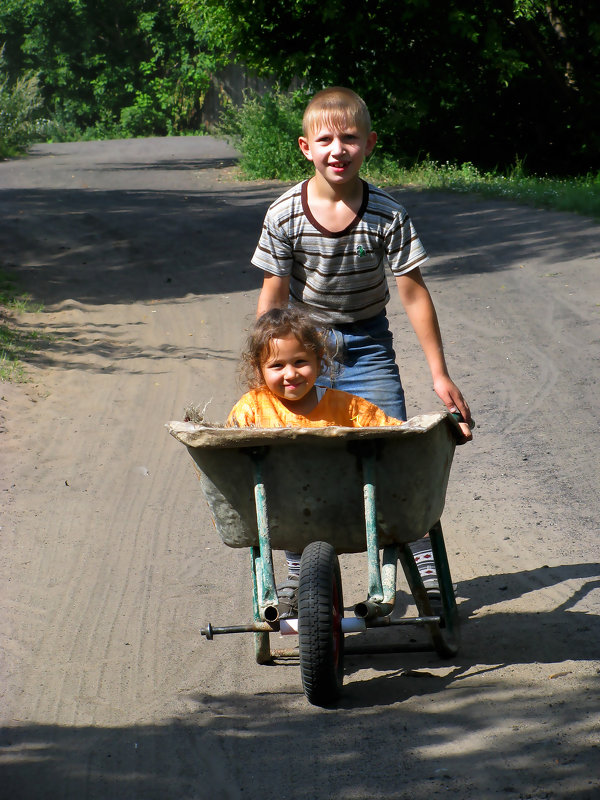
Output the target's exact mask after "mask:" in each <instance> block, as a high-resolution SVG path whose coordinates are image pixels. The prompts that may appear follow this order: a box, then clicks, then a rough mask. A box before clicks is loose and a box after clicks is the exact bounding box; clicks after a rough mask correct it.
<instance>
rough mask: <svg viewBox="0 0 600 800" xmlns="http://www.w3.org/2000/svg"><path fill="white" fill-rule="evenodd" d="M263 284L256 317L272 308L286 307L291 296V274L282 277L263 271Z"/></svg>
mask: <svg viewBox="0 0 600 800" xmlns="http://www.w3.org/2000/svg"><path fill="white" fill-rule="evenodd" d="M263 276H264V277H263V285H262V289H261V290H260V294H259V296H258V305H257V308H256V317H257V319H258V317H260V316H262V315H263V314H264V313H265V311H269V310H270V309H272V308H284V306H287V304H288V301H289V298H290V278H289V275H287V276H285V277H281V276H280V275H273V274H271V273H270V272H263Z"/></svg>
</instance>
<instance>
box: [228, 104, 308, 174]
mask: <svg viewBox="0 0 600 800" xmlns="http://www.w3.org/2000/svg"><path fill="white" fill-rule="evenodd" d="M305 106H306V97H305V96H304V95H303V94H301V93H294V94H284V93H283V92H282V91H280V90H279V89H277V88H276V89H273V90H272V91H271V92H267V93H266V94H264V95H262V96H258V95H256V94H250V93H249V94H248V95H247V96H246V98H245V100H244V103H243V105H242V106H241V108H233V107H232V106H230V107H228V108H227V109H226V111H225V112H224V113H223V115H222V117H221V121H220V124H219V128H218V133H220V134H221V135H224V136H226V137H228V138H230V139H231V140H232V142H233V143H234V144H235V146H236V147H237V148H238V150H239V151H240V153H241V159H240V169H241V171H242V174H243V176H244V177H246V178H248V179H250V180H253V179H263V180H272V179H279V180H282V181H294V180H302V179H303V178H305V177H306V176H307V175H310V174H311V173H312V169H311V164H310V163H309V162H308V161H307V160H306V159H305V158H304V156H303V155H302V153H301V152H300V148H299V147H298V136H300V135H301V134H302V114H303V113H304V108H305Z"/></svg>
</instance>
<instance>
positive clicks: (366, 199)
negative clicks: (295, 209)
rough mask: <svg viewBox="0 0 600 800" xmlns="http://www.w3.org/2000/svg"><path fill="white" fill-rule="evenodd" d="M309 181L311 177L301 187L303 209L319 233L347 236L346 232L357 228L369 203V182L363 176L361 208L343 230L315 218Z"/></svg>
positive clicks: (361, 180)
mask: <svg viewBox="0 0 600 800" xmlns="http://www.w3.org/2000/svg"><path fill="white" fill-rule="evenodd" d="M309 181H310V178H307V180H305V181H304V182H303V183H302V186H301V189H300V197H301V200H302V210H303V211H304V214H305V216H306V218H307V219H308V221H309V222H310V224H311V225H313V226H314V227H315V228H316V229H317V230H318V231H319V233H322V234H323V235H324V236H330V237H332V238H339V237H341V236H345V235H346V234H348V233H350V231H351V230H352V229H353V228H355V227H356V226H357V225H358V223H359V222H360V221H361V219H362V218H363V216H364V213H365V211H366V210H367V206H368V204H369V184H368V183H367V182H366V181H364V180H363V179H362V178H360V182H361V184H362V189H363V196H362V202H361V204H360V208H359V209H358V212H357V213H356V215H355V217H354V219H353V220H352V222H351V223H350V224H349V225H346V227H345V228H344V229H343V230H341V231H330V230H328V229H327V228H326V227H325V226H324V225H321V223H320V222H318V220H317V219H315V216H314V215H313V213H312V211H311V210H310V206H309V204H308V183H309Z"/></svg>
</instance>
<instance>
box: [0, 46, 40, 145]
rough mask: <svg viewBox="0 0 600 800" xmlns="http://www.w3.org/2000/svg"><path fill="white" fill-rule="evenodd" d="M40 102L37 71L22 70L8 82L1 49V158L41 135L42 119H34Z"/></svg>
mask: <svg viewBox="0 0 600 800" xmlns="http://www.w3.org/2000/svg"><path fill="white" fill-rule="evenodd" d="M41 105H42V96H41V93H40V87H39V81H38V77H37V75H34V74H32V73H25V74H24V75H21V76H20V77H18V78H17V79H16V80H15V81H13V82H11V81H10V80H9V78H8V75H6V73H5V70H4V47H3V48H2V49H1V50H0V158H5V157H6V156H9V155H12V154H14V153H17V152H19V151H20V150H24V149H25V148H26V147H27V146H28V145H29V144H31V142H33V141H35V140H36V139H39V138H40V134H41V132H42V130H43V125H44V122H45V121H43V120H38V119H36V114H37V112H38V110H39V108H40V106H41Z"/></svg>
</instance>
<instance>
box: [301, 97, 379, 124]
mask: <svg viewBox="0 0 600 800" xmlns="http://www.w3.org/2000/svg"><path fill="white" fill-rule="evenodd" d="M322 124H325V125H328V126H331V127H332V128H333V129H334V130H341V129H342V128H344V127H346V126H347V125H348V124H350V125H355V126H356V127H357V128H360V130H362V131H363V132H364V133H366V134H369V133H371V115H370V114H369V109H368V108H367V105H366V103H365V101H364V100H363V99H362V98H361V97H359V96H358V95H357V94H356V92H353V91H352V89H346V88H345V87H343V86H330V87H329V88H328V89H322V90H321V91H320V92H317V94H316V95H315V96H314V97H313V99H312V100H311V101H310V103H309V104H308V105H307V106H306V109H305V111H304V117H303V119H302V132H303V134H304V136H308V135H309V134H310V133H312V132H313V131H314V130H315V129H316V128H317V127H318V126H319V125H322Z"/></svg>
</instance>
